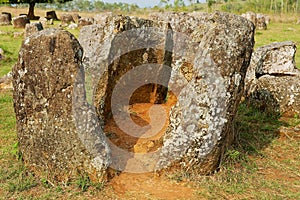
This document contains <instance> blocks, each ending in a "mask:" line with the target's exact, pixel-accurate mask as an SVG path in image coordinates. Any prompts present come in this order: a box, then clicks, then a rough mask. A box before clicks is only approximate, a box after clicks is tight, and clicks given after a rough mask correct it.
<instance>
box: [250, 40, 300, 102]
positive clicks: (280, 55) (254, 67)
mask: <svg viewBox="0 0 300 200" xmlns="http://www.w3.org/2000/svg"><path fill="white" fill-rule="evenodd" d="M295 54H296V44H295V43H294V42H292V41H286V42H275V43H272V44H269V45H266V46H263V47H260V48H258V49H257V50H256V51H255V52H253V54H252V58H251V62H250V66H249V68H248V70H247V75H246V80H245V96H249V95H250V93H252V92H253V91H254V90H255V87H256V84H257V80H258V79H259V78H260V77H261V76H263V75H268V74H269V75H274V76H276V75H278V76H280V75H295V74H297V73H298V70H297V69H296V64H295V60H294V58H295Z"/></svg>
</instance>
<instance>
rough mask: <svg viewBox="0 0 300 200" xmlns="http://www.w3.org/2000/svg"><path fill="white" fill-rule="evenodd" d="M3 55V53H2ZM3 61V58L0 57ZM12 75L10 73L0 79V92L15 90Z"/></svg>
mask: <svg viewBox="0 0 300 200" xmlns="http://www.w3.org/2000/svg"><path fill="white" fill-rule="evenodd" d="M0 54H1V52H0ZM0 60H1V57H0ZM12 79H13V77H12V73H11V72H9V73H7V74H6V75H4V76H3V77H1V78H0V90H11V89H13V87H12Z"/></svg>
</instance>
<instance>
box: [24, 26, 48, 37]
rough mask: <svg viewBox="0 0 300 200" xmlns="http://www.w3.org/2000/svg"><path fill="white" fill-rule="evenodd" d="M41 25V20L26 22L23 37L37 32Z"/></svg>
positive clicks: (41, 27) (41, 28)
mask: <svg viewBox="0 0 300 200" xmlns="http://www.w3.org/2000/svg"><path fill="white" fill-rule="evenodd" d="M43 29H44V28H43V25H42V23H41V22H34V23H30V24H26V26H25V38H26V37H28V36H30V35H32V34H35V33H37V32H38V31H41V30H43Z"/></svg>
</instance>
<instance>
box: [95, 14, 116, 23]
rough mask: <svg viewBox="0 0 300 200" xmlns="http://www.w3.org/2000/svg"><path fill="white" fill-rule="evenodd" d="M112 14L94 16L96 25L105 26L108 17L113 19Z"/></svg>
mask: <svg viewBox="0 0 300 200" xmlns="http://www.w3.org/2000/svg"><path fill="white" fill-rule="evenodd" d="M112 16H113V13H112V12H106V13H99V14H96V15H95V16H94V23H95V24H99V25H102V26H104V25H105V22H106V20H107V18H108V17H112Z"/></svg>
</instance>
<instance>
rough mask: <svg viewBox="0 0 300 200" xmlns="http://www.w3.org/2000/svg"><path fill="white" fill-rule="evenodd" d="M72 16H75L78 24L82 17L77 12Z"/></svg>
mask: <svg viewBox="0 0 300 200" xmlns="http://www.w3.org/2000/svg"><path fill="white" fill-rule="evenodd" d="M72 17H73V19H74V21H75V23H76V24H78V21H79V19H80V18H81V16H80V15H79V14H77V13H74V14H72Z"/></svg>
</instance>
